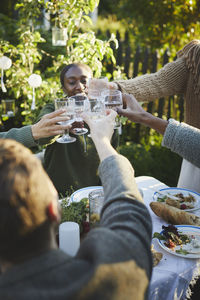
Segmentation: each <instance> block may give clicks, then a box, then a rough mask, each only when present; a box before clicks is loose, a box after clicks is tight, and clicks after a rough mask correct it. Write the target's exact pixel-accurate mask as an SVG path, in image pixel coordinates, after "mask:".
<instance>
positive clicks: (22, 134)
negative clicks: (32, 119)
mask: <svg viewBox="0 0 200 300" xmlns="http://www.w3.org/2000/svg"><path fill="white" fill-rule="evenodd" d="M0 138H2V139H13V140H16V141H17V142H19V143H21V144H23V145H24V146H26V147H33V146H36V145H37V144H36V143H35V141H34V139H33V136H32V131H31V126H30V125H29V126H24V127H21V128H12V129H10V130H9V131H7V132H0Z"/></svg>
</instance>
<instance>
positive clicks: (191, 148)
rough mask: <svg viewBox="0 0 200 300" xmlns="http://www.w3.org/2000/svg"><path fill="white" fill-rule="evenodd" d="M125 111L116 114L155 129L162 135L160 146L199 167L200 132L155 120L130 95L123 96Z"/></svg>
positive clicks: (190, 127)
mask: <svg viewBox="0 0 200 300" xmlns="http://www.w3.org/2000/svg"><path fill="white" fill-rule="evenodd" d="M123 100H124V102H125V103H126V105H127V107H126V109H120V108H119V109H118V113H119V114H120V115H122V116H126V117H127V118H128V119H129V120H131V121H133V122H135V123H140V124H143V125H145V126H148V127H150V128H152V129H155V130H156V131H157V132H159V133H161V134H163V135H164V137H163V141H162V145H163V146H165V147H167V148H169V149H171V150H172V151H173V152H176V153H177V154H179V155H180V156H182V157H183V158H185V159H187V160H188V161H190V162H191V163H192V164H194V165H196V166H197V167H200V155H199V145H200V130H199V129H197V128H195V127H192V126H190V125H187V124H185V123H180V122H178V121H175V120H173V119H169V120H168V121H166V120H163V119H160V118H157V117H155V116H153V115H151V114H150V113H148V112H146V111H145V110H144V109H143V108H142V107H141V106H140V104H139V103H138V102H137V101H136V99H135V98H134V97H133V96H131V95H123Z"/></svg>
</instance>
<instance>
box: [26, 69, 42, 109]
mask: <svg viewBox="0 0 200 300" xmlns="http://www.w3.org/2000/svg"><path fill="white" fill-rule="evenodd" d="M28 83H29V85H30V86H31V87H32V88H33V100H32V104H31V110H34V109H35V88H37V87H39V86H40V85H41V84H42V78H41V76H40V75H37V74H31V75H30V76H29V78H28Z"/></svg>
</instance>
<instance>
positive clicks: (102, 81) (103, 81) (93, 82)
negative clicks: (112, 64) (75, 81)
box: [87, 77, 108, 94]
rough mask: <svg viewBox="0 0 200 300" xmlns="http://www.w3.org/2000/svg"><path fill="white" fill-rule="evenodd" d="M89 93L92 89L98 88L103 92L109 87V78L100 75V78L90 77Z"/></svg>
mask: <svg viewBox="0 0 200 300" xmlns="http://www.w3.org/2000/svg"><path fill="white" fill-rule="evenodd" d="M87 88H88V94H90V91H91V90H97V91H99V92H102V91H104V90H107V89H108V78H107V77H100V78H89V79H88V83H87Z"/></svg>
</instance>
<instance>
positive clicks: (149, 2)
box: [100, 0, 200, 48]
mask: <svg viewBox="0 0 200 300" xmlns="http://www.w3.org/2000/svg"><path fill="white" fill-rule="evenodd" d="M104 7H105V8H106V10H105V9H104ZM100 13H102V14H103V15H107V14H108V13H110V14H116V15H117V17H118V19H120V20H122V21H123V23H124V24H126V26H127V28H128V29H129V30H130V32H134V34H135V38H136V41H137V40H138V41H140V44H141V43H143V44H145V45H149V46H150V47H151V48H153V47H154V48H159V47H160V46H163V45H165V44H167V45H170V46H173V45H175V46H176V47H180V46H182V45H183V44H184V43H185V42H186V41H188V40H191V39H192V38H195V37H198V32H199V26H200V25H199V24H200V23H199V19H200V1H199V0H196V1H195V0H162V1H158V0H140V1H136V0H132V1H129V0H113V1H112V2H111V1H109V0H102V1H101V3H100Z"/></svg>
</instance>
